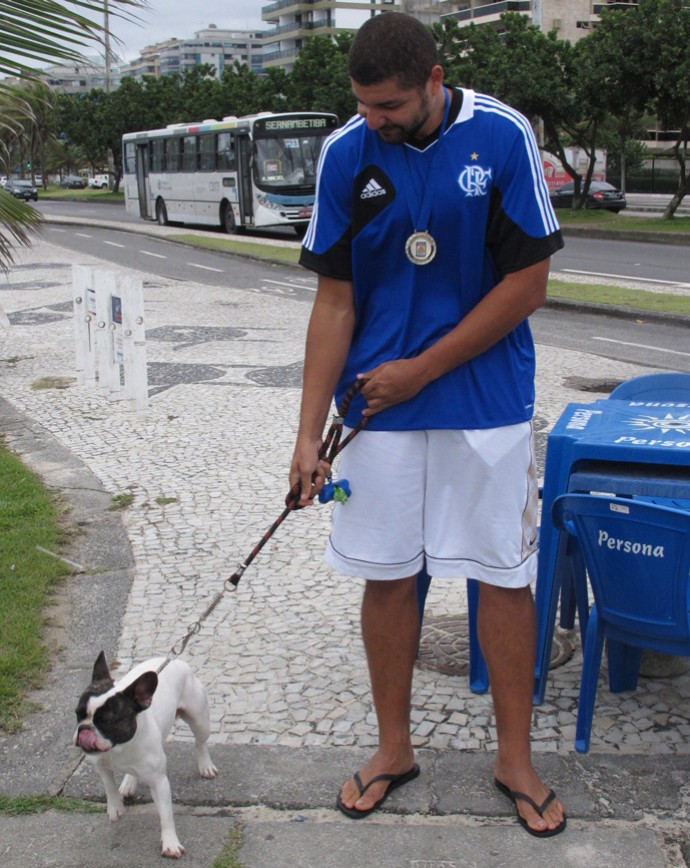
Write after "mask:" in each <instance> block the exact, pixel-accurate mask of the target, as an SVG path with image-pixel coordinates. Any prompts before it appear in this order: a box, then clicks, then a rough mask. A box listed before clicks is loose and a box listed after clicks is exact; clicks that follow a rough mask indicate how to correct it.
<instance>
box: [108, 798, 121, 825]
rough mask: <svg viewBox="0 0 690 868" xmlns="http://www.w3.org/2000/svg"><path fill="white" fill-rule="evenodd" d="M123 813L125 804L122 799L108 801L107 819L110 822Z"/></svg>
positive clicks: (117, 818) (113, 821)
mask: <svg viewBox="0 0 690 868" xmlns="http://www.w3.org/2000/svg"><path fill="white" fill-rule="evenodd" d="M124 815H125V806H124V803H123V801H122V799H118V800H117V801H109V802H108V819H109V820H110V822H111V823H115V822H116V821H117V820H119V819H120V817H124Z"/></svg>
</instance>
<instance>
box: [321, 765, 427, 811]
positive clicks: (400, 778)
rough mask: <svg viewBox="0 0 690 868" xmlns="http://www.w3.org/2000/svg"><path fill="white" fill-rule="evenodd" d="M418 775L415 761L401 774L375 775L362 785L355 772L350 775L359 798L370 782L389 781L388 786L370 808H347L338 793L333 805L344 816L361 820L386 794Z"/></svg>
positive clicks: (380, 802) (377, 806) (357, 773)
mask: <svg viewBox="0 0 690 868" xmlns="http://www.w3.org/2000/svg"><path fill="white" fill-rule="evenodd" d="M418 775H419V766H418V765H417V763H415V764H414V765H413V766H412V768H411V769H410V770H409V771H407V772H404V773H403V774H402V775H376V777H375V778H372V779H371V780H370V781H369V783H368V784H367V785H366V786H364V784H362V779H361V778H360V776H359V772H355V773H354V775H353V776H352V778H353V780H354V782H355V783H356V784H357V789H358V790H359V797H360V798H361V797H362V796H363V795H364V794H365V793H366V791H367V790H368V789H369V787H370V786H371V785H372V784H375V783H376V782H377V781H390V783H389V784H388V788H387V789H386V792H385V793H384V794H383V795H382V796H381V798H380V799H379V800H378V802H375V803H374V804H373V805H372V806H371V807H370V808H367V809H366V810H364V811H358V810H357V808H348V807H347V805H344V804H343V802H342V800H341V798H340V794H338V798H337V799H336V801H335V805H336V807H337V808H339V809H340V810H341V811H342V812H343V814H345V816H346V817H350V819H352V820H361V819H362V818H363V817H368V816H369V814H373V813H374V811H376V810H377V809H378V808H380V807H381V805H382V804H383V803H384V802H385V801H386V799H387V798H388V796H390V794H391V793H392V792H393V790H397V789H398V787H401V786H402V785H403V784H407V783H409V782H410V781H413V780H414V779H415V778H416V777H418Z"/></svg>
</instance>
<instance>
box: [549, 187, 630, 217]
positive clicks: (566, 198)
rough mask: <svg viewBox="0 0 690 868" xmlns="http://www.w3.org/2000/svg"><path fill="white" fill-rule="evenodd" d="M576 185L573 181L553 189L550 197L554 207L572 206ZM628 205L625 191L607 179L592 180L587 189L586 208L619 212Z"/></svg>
mask: <svg viewBox="0 0 690 868" xmlns="http://www.w3.org/2000/svg"><path fill="white" fill-rule="evenodd" d="M574 189H575V185H574V184H573V182H572V181H568V183H567V184H563V186H562V187H558V188H557V189H556V190H551V191H550V193H549V198H550V199H551V204H552V205H553V207H554V208H572V205H573V191H574ZM626 205H627V203H626V201H625V193H622V192H621V191H620V190H618V189H617V188H616V187H614V186H613V184H609V183H608V182H607V181H592V183H591V184H590V185H589V190H588V191H587V199H586V200H585V208H605V209H606V210H607V211H613V212H614V214H618V212H619V211H622V210H623V208H625V207H626Z"/></svg>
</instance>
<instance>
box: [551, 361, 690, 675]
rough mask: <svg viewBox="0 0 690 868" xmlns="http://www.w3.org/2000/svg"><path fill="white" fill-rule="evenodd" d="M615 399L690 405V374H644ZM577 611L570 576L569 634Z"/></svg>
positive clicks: (566, 596)
mask: <svg viewBox="0 0 690 868" xmlns="http://www.w3.org/2000/svg"><path fill="white" fill-rule="evenodd" d="M612 399H613V400H614V401H652V402H654V403H657V402H660V403H662V404H664V403H677V402H679V401H681V402H684V401H688V402H690V374H688V373H683V372H682V371H658V372H655V373H653V374H641V375H640V376H639V377H633V378H632V379H631V380H626V381H625V382H623V383H620V384H619V385H618V386H616V388H615V389H614V390H613V391H612V392H611V394H610V395H609V400H612ZM607 490H608V489H607ZM635 497H636V498H637V499H643V500H647V501H648V502H650V503H658V504H660V505H661V506H670V507H674V508H675V507H678V508H680V509H688V508H690V502H688V501H687V500H680V499H676V500H672V499H669V498H663V497H645V496H644V495H635ZM575 608H576V600H575V596H574V584H573V580H572V579H571V578H570V577H569V576H566V577H565V581H564V582H563V584H562V585H561V617H560V625H561V627H563V628H564V629H566V630H571V629H572V628H573V626H574V624H575ZM580 631H581V632H582V624H580ZM617 659H618V658H617V656H616V660H617Z"/></svg>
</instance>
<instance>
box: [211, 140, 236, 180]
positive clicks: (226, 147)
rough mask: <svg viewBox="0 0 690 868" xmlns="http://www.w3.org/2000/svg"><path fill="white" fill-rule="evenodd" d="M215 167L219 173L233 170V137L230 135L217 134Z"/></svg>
mask: <svg viewBox="0 0 690 868" xmlns="http://www.w3.org/2000/svg"><path fill="white" fill-rule="evenodd" d="M216 166H217V168H218V169H219V171H221V172H222V171H226V172H228V171H233V170H234V169H235V137H234V135H233V134H232V133H218V155H217V162H216Z"/></svg>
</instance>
